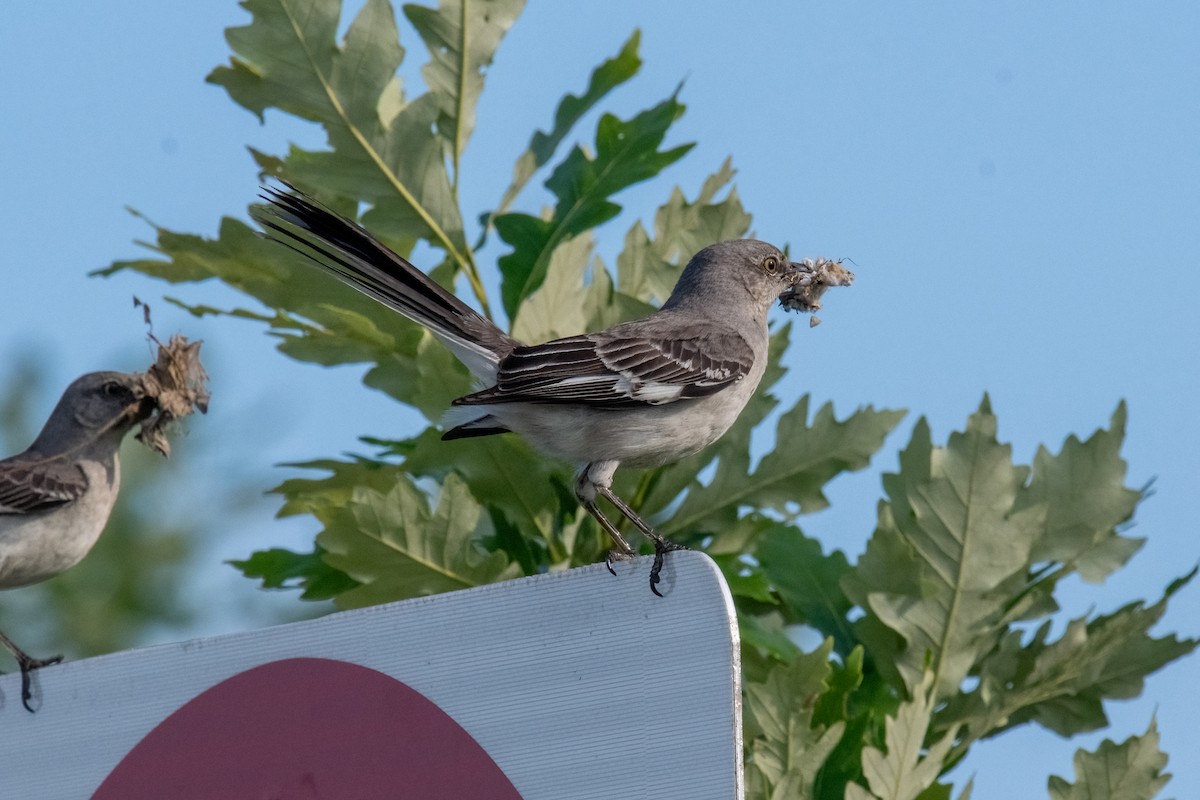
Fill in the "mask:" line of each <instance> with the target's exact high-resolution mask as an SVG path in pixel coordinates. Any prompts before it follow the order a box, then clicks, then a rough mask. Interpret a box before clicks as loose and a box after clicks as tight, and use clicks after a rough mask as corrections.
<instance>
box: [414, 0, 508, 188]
mask: <svg viewBox="0 0 1200 800" xmlns="http://www.w3.org/2000/svg"><path fill="white" fill-rule="evenodd" d="M524 7H525V2H524V0H439V2H438V7H437V8H436V9H433V8H428V7H426V6H419V5H413V4H409V5H405V6H404V15H405V16H406V17H408V21H409V22H411V23H412V25H413V27H414V28H416V29H417V33H418V34H420V36H421V39H422V40H423V41H424V42H425V46H426V47H428V48H429V54H430V61H429V63H428V64H426V65H425V66H424V67H422V68H421V75H422V76H423V77H424V78H425V84H426V86H428V87H429V92H430V94H431V95H433V97H434V98H436V100H437V106H438V120H437V127H438V133H439V134H440V135H441V136H442V138H443V139H444V140H445V142H446V149H447V150H448V152H449V153H450V161H451V163H452V164H453V165H454V179H455V181H456V182H457V180H458V177H459V174H458V173H459V159H460V157H461V156H462V153H463V151H464V150H465V149H466V147H467V140H468V139H469V138H470V137H471V133H472V132H473V131H474V130H475V105H476V104H477V103H478V102H479V95H480V94H481V93H482V92H483V73H484V69H485V68H486V67H487V66H488V65H490V64H491V63H492V58H493V57H494V56H495V54H496V48H497V47H499V45H500V40H501V39H502V38H503V37H504V34H505V33H507V32H508V29H509V28H510V27H512V24H513V22H515V21H516V19H517V17H518V16H519V15H520V13H521V10H522V9H523V8H524Z"/></svg>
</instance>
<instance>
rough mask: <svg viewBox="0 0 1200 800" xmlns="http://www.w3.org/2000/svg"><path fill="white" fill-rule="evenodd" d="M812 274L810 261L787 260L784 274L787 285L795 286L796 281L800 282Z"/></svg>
mask: <svg viewBox="0 0 1200 800" xmlns="http://www.w3.org/2000/svg"><path fill="white" fill-rule="evenodd" d="M812 274H813V267H812V264H811V263H805V262H803V261H789V262H788V265H787V270H786V272H785V273H784V276H785V277H786V278H787V280H788V285H789V286H795V285H796V284H797V283H800V281H801V279H803V278H806V277H807V278H811V277H812Z"/></svg>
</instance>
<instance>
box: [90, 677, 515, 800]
mask: <svg viewBox="0 0 1200 800" xmlns="http://www.w3.org/2000/svg"><path fill="white" fill-rule="evenodd" d="M167 797H169V798H172V799H173V800H201V798H203V800H218V798H219V800H319V798H339V800H377V799H378V798H390V797H413V798H423V800H474V799H476V798H477V799H478V800H484V799H485V798H486V799H487V800H520V797H521V796H520V795H519V794H518V793H517V790H516V789H515V788H514V787H513V785H512V783H511V782H510V781H509V780H508V778H507V777H506V776H505V775H504V773H503V772H501V771H500V768H499V767H497V766H496V763H495V762H494V761H492V759H491V757H490V756H488V754H487V753H486V752H485V751H484V749H483V748H482V747H480V746H479V743H478V742H476V741H475V740H474V739H473V738H472V737H471V735H470V734H469V733H467V732H466V731H465V730H463V729H462V727H461V726H459V724H458V723H457V722H455V721H454V720H453V719H451V718H450V716H449V715H448V714H447V713H446V712H445V711H443V710H442V709H441V708H439V707H438V706H437V705H435V704H434V703H433V702H431V701H430V700H429V699H428V698H426V697H425V696H424V695H422V694H420V693H419V692H417V691H416V690H414V689H412V688H411V687H409V686H406V685H405V684H403V683H401V682H400V681H398V680H396V679H395V678H392V677H390V676H388V675H384V674H383V673H381V672H378V671H376V670H373V669H368V668H367V667H362V666H359V665H357V664H349V663H346V662H344V661H332V660H328V659H320V658H292V659H286V660H282V661H274V662H271V663H269V664H263V665H262V666H259V667H255V668H253V669H250V670H247V671H245V672H242V673H240V674H238V675H234V676H233V677H231V678H229V679H227V680H224V681H222V682H221V683H219V684H217V685H216V686H213V687H212V688H210V689H208V690H206V691H204V692H202V693H201V694H199V695H197V696H196V697H194V698H192V699H191V700H189V701H188V702H187V703H186V704H184V705H183V706H182V707H181V708H179V709H178V710H177V711H175V712H174V713H173V714H171V716H169V717H167V718H166V719H165V720H163V721H162V722H161V723H160V724H159V725H158V726H157V727H155V728H154V730H152V731H150V733H148V734H147V735H146V736H145V737H144V738H143V739H142V740H141V741H140V742H138V744H137V745H136V746H135V747H134V748H133V749H132V750H131V751H129V753H128V754H126V756H125V758H123V759H122V760H121V762H120V763H119V764H118V765H117V766H116V768H115V769H113V771H112V772H111V773H110V774H109V775H108V777H107V778H106V779H105V780H104V783H102V784H101V785H100V788H99V789H97V790H96V793H95V794H94V795H92V798H93V800H162V798H167Z"/></svg>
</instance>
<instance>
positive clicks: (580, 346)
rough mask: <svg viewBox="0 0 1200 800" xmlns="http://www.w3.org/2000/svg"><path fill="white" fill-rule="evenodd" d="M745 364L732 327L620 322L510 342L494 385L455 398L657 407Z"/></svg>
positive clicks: (743, 345)
mask: <svg viewBox="0 0 1200 800" xmlns="http://www.w3.org/2000/svg"><path fill="white" fill-rule="evenodd" d="M753 364H754V351H753V350H752V349H751V347H750V345H749V344H748V343H747V342H746V340H745V339H744V338H742V336H741V335H739V334H738V333H736V332H734V331H729V330H721V329H714V328H713V326H712V325H707V324H706V325H696V326H689V327H685V328H682V329H680V328H675V329H668V330H666V331H664V333H662V334H659V333H655V329H654V327H653V326H646V325H640V326H639V325H622V326H618V327H616V328H613V329H611V330H609V331H606V332H603V333H595V334H588V335H585V336H571V337H568V338H566V339H556V340H555V341H552V342H547V343H546V344H540V345H534V346H531V347H518V348H516V349H515V350H514V351H513V352H512V353H511V354H510V355H509V356H508V357H507V358H505V359H504V360H503V361H502V362H501V364H500V370H499V372H498V373H497V375H496V385H495V386H493V387H491V388H489V389H484V390H483V391H481V392H476V393H474V394H471V395H467V396H466V397H462V398H459V399H458V400H456V401H455V403H456V404H458V405H484V404H491V403H512V402H532V403H573V404H574V403H578V404H584V405H596V406H606V407H614V406H637V405H662V404H664V403H673V402H676V401H678V400H687V399H690V398H696V397H705V396H707V395H710V394H714V393H716V392H719V391H721V390H722V389H724V388H725V387H726V386H729V385H730V384H733V383H736V382H737V381H739V380H741V379H742V378H743V377H744V376H745V375H746V374H747V373H748V372H749V371H750V369H751V367H752V366H753Z"/></svg>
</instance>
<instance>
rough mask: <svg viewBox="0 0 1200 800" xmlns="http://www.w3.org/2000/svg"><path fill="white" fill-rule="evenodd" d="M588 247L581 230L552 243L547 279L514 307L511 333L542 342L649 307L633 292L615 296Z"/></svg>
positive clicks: (639, 313)
mask: <svg viewBox="0 0 1200 800" xmlns="http://www.w3.org/2000/svg"><path fill="white" fill-rule="evenodd" d="M592 247H593V240H592V236H591V234H590V233H583V234H581V235H579V236H576V237H575V238H573V239H568V240H567V241H565V242H563V243H562V244H560V245H559V246H558V247H556V248H554V253H553V254H551V256H550V268H549V271H548V272H547V274H546V281H545V282H544V283H543V284H542V285H541V286H539V287H538V288H537V290H536V291H534V292H533V293H532V294H531V295H530V296H529V297H527V298H525V301H524V302H523V303H521V307H520V309H518V310H517V317H516V319H515V320H514V321H513V326H512V333H513V336H514V337H515V338H516V339H518V340H520V341H522V342H547V341H550V340H551V339H558V338H561V337H564V336H574V335H576V334H580V333H586V332H589V331H596V330H603V329H604V328H607V327H609V326H610V325H613V324H615V323H617V322H623V321H625V320H626V319H629V318H635V317H640V316H645V315H647V314H650V313H651V312H653V311H654V309H653V308H652V307H650V306H648V305H645V304H643V303H639V302H638V301H637V300H634V299H633V298H630V297H624V298H622V297H616V296H614V292H613V283H612V277H611V276H610V275H609V274H608V270H606V269H605V268H604V265H603V264H601V263H600V261H599V259H595V258H593V256H592ZM589 264H590V267H591V268H590V269H589Z"/></svg>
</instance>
